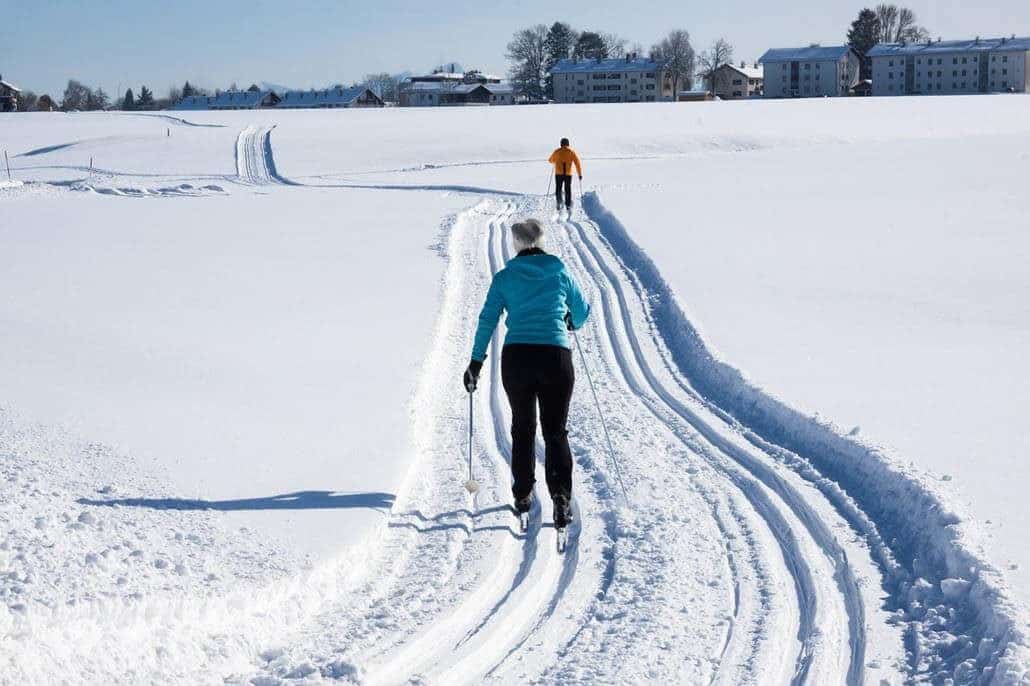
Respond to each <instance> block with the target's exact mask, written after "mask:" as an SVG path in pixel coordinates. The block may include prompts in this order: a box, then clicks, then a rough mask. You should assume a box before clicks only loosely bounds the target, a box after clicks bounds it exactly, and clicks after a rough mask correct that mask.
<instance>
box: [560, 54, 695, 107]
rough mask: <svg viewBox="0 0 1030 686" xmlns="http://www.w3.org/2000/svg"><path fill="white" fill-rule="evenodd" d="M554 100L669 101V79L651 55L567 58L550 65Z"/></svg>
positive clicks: (580, 101)
mask: <svg viewBox="0 0 1030 686" xmlns="http://www.w3.org/2000/svg"><path fill="white" fill-rule="evenodd" d="M551 76H552V77H553V80H554V100H555V102H559V103H586V102H672V101H673V100H675V99H676V94H675V92H674V90H673V84H672V79H671V78H670V77H669V75H668V73H667V72H666V71H665V70H664V69H663V68H662V65H661V64H659V63H658V62H655V61H654V60H652V59H647V58H643V57H637V56H636V55H635V54H630V55H627V56H626V57H619V58H608V59H586V60H581V59H566V60H561V61H559V62H558V63H557V64H555V65H554V68H552V69H551Z"/></svg>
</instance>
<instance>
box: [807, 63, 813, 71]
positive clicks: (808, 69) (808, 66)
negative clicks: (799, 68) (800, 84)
mask: <svg viewBox="0 0 1030 686" xmlns="http://www.w3.org/2000/svg"><path fill="white" fill-rule="evenodd" d="M805 71H812V65H811V64H808V63H807V62H806V63H805Z"/></svg>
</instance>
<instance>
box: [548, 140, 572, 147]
mask: <svg viewBox="0 0 1030 686" xmlns="http://www.w3.org/2000/svg"><path fill="white" fill-rule="evenodd" d="M551 140H554V139H553V138H552V139H551ZM561 146H562V147H563V148H567V147H569V139H568V138H562V139H561Z"/></svg>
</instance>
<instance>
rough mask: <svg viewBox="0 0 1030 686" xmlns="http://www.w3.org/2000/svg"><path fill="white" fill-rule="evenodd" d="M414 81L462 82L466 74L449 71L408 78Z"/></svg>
mask: <svg viewBox="0 0 1030 686" xmlns="http://www.w3.org/2000/svg"><path fill="white" fill-rule="evenodd" d="M408 78H409V79H410V80H412V81H428V82H432V81H462V80H464V79H465V74H464V73H458V72H449V71H438V72H435V73H433V74H421V75H417V76H409V77H408Z"/></svg>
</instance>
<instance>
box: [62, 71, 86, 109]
mask: <svg viewBox="0 0 1030 686" xmlns="http://www.w3.org/2000/svg"><path fill="white" fill-rule="evenodd" d="M91 95H92V91H90V89H89V87H88V86H85V85H83V84H82V83H81V82H79V81H76V80H75V79H71V80H70V81H68V86H67V88H65V89H64V97H63V98H62V99H61V109H62V110H64V111H66V112H67V111H70V110H85V109H86V107H87V105H88V102H89V98H90V96H91Z"/></svg>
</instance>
